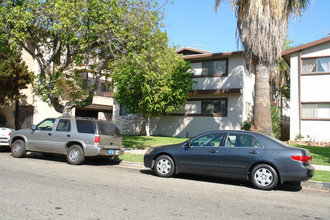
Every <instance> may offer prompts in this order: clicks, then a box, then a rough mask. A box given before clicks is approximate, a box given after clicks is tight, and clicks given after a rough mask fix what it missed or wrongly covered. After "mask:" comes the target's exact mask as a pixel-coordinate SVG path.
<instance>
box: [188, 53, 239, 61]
mask: <svg viewBox="0 0 330 220" xmlns="http://www.w3.org/2000/svg"><path fill="white" fill-rule="evenodd" d="M237 55H241V56H242V55H243V51H233V52H221V53H205V54H193V55H184V56H182V58H183V59H185V60H189V61H202V60H215V59H218V58H225V57H229V56H237Z"/></svg>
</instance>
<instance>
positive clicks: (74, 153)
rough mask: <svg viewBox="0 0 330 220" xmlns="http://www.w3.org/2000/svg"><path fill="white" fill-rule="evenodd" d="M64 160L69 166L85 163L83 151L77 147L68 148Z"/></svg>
mask: <svg viewBox="0 0 330 220" xmlns="http://www.w3.org/2000/svg"><path fill="white" fill-rule="evenodd" d="M66 159H67V161H68V163H69V164H73V165H79V164H82V163H83V162H84V161H85V156H84V151H83V149H82V148H81V146H79V145H72V146H71V147H69V149H68V152H67V154H66Z"/></svg>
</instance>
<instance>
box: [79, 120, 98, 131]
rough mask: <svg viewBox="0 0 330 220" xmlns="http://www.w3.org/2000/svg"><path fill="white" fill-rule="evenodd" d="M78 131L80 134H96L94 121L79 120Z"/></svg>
mask: <svg viewBox="0 0 330 220" xmlns="http://www.w3.org/2000/svg"><path fill="white" fill-rule="evenodd" d="M76 123H77V130H78V132H79V133H86V134H94V133H95V126H94V121H87V120H77V121H76Z"/></svg>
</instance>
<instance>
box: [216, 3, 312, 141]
mask: <svg viewBox="0 0 330 220" xmlns="http://www.w3.org/2000/svg"><path fill="white" fill-rule="evenodd" d="M224 1H226V0H216V1H215V8H216V9H218V7H219V5H220V3H221V2H224ZM230 2H231V5H232V8H233V11H234V12H235V15H236V18H237V30H238V34H239V38H240V40H241V42H242V44H243V47H244V51H245V52H244V53H245V57H246V59H247V61H248V62H249V63H250V64H251V65H255V67H256V68H255V69H256V77H255V82H256V83H255V98H254V111H253V126H252V128H251V129H252V130H255V131H258V132H262V133H265V134H269V135H273V132H272V121H271V113H270V109H271V107H270V87H269V81H270V72H271V71H272V70H273V68H274V67H275V65H276V60H277V59H278V57H279V56H280V55H281V50H282V47H283V45H284V40H285V37H286V32H287V24H288V18H289V16H295V15H302V12H303V10H304V9H305V8H306V7H307V5H308V2H309V1H308V0H272V1H269V0H259V1H254V0H230Z"/></svg>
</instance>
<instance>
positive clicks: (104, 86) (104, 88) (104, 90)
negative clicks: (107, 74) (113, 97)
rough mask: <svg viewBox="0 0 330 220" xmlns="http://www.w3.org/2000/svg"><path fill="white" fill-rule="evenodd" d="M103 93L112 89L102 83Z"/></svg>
mask: <svg viewBox="0 0 330 220" xmlns="http://www.w3.org/2000/svg"><path fill="white" fill-rule="evenodd" d="M101 92H110V89H109V88H108V87H107V86H106V85H105V83H101Z"/></svg>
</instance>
